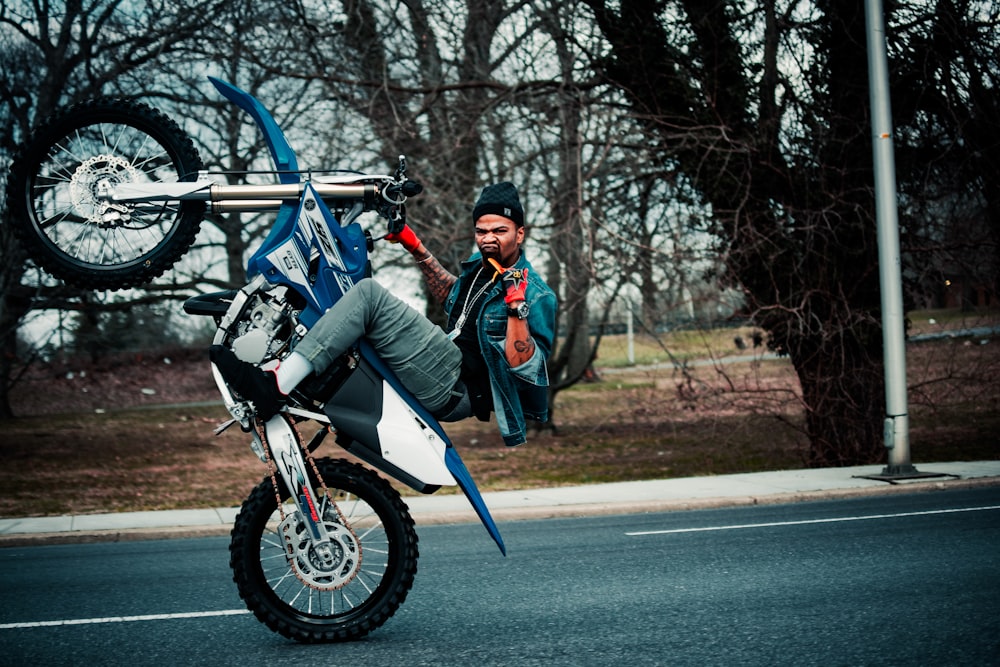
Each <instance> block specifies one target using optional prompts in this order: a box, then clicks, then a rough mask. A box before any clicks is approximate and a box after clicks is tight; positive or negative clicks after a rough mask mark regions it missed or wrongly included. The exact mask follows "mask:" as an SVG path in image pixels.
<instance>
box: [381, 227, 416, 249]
mask: <svg viewBox="0 0 1000 667" xmlns="http://www.w3.org/2000/svg"><path fill="white" fill-rule="evenodd" d="M385 240H386V241H388V242H390V243H399V244H400V245H402V246H403V247H404V248H406V249H407V250H409V251H410V252H413V251H414V250H416V249H417V248H419V247H420V239H418V238H417V235H416V234H414V233H413V230H412V229H410V226H409V225H403V228H402V229H401V230H400V231H399V232H398V233H396V234H386V235H385Z"/></svg>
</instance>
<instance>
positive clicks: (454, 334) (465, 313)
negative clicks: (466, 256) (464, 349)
mask: <svg viewBox="0 0 1000 667" xmlns="http://www.w3.org/2000/svg"><path fill="white" fill-rule="evenodd" d="M484 268H486V267H485V266H480V267H479V270H478V271H476V275H475V277H474V278H473V279H472V282H471V283H470V284H469V291H468V292H466V293H465V303H463V304H462V312H461V313H459V314H458V319H457V320H455V328H454V329H452V330H451V331H449V332H448V338H450V339H451V340H455V339H456V338H458V336H459V334H461V333H462V327H463V326H465V320H467V319H468V318H469V311H471V310H472V309H473V308H474V307H475V305H476V302H477V301H479V297H481V296H482V295H483V294H484V293H485V292H486V290H488V289H489V288H490V285H492V284H493V281H492V280H490V281H488V282H487V283H486V284H485V285H483V286H482V287H481V288H479V291H478V292H476V296H472V286H473V285H475V284H476V281H477V280H479V276H481V275H482V273H483V269H484Z"/></svg>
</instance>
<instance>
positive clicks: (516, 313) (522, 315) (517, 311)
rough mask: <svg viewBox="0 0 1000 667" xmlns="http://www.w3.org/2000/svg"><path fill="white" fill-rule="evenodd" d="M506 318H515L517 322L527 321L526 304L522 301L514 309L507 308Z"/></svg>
mask: <svg viewBox="0 0 1000 667" xmlns="http://www.w3.org/2000/svg"><path fill="white" fill-rule="evenodd" d="M507 317H516V318H517V319H519V320H526V319H528V302H527V301H522V302H521V303H519V304H517V306H515V307H514V308H508V309H507Z"/></svg>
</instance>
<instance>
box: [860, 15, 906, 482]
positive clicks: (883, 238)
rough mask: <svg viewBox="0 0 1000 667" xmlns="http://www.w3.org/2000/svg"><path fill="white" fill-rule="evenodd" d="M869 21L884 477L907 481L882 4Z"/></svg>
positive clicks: (900, 292) (901, 333)
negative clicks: (881, 360) (882, 397)
mask: <svg viewBox="0 0 1000 667" xmlns="http://www.w3.org/2000/svg"><path fill="white" fill-rule="evenodd" d="M865 21H866V26H867V33H868V93H869V97H870V100H871V114H872V153H873V157H874V167H875V214H876V222H877V224H878V255H879V283H880V285H881V295H882V346H883V361H884V365H885V403H886V418H885V422H884V431H883V437H884V440H885V446H886V448H887V449H888V455H889V456H888V466H887V467H886V468H885V470H884V471H883V472H882V474H883V475H886V476H890V475H891V476H906V475H913V474H916V473H917V471H916V468H914V467H913V465H912V464H911V463H910V433H909V414H908V412H907V396H906V338H905V333H904V330H903V317H904V313H903V287H902V284H903V279H902V271H901V269H900V265H901V260H900V250H899V220H898V218H897V215H896V163H895V158H894V155H893V143H892V112H891V107H890V104H889V64H888V58H887V56H886V46H885V22H884V18H883V11H882V0H865Z"/></svg>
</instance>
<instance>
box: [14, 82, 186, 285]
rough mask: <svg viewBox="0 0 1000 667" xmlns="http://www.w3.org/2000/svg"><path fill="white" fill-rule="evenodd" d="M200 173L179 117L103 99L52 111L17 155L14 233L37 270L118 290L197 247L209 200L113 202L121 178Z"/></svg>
mask: <svg viewBox="0 0 1000 667" xmlns="http://www.w3.org/2000/svg"><path fill="white" fill-rule="evenodd" d="M202 169H203V165H202V161H201V158H200V157H199V155H198V151H197V149H196V148H195V145H194V143H193V142H192V141H191V138H190V137H188V136H187V135H186V134H185V133H184V132H183V131H182V130H181V128H180V127H179V126H178V125H177V123H175V122H174V121H173V120H171V119H170V118H168V117H167V116H166V115H164V114H163V113H161V112H159V111H157V110H156V109H153V108H152V107H150V106H148V105H146V104H142V103H139V102H135V101H130V100H121V99H112V98H101V99H98V100H92V101H90V102H84V103H81V104H77V105H74V106H71V107H68V108H65V109H62V110H60V111H57V112H55V113H54V114H53V115H52V116H50V117H49V118H48V119H47V120H45V122H43V123H42V125H40V126H39V127H38V128H37V129H36V130H35V131H34V132H33V133H32V135H31V137H30V138H29V140H28V141H27V142H26V143H25V144H24V146H23V147H22V148H21V150H20V151H19V152H18V154H17V155H16V156H15V158H14V160H13V162H12V164H11V169H10V174H9V176H10V177H9V179H8V186H7V206H8V210H9V214H10V224H11V229H12V231H13V232H14V235H15V236H16V237H17V238H18V240H19V241H20V242H21V245H22V246H23V250H24V251H25V254H26V255H27V256H28V257H29V258H30V259H31V260H33V261H34V262H35V263H36V264H37V265H38V266H40V267H41V268H43V269H45V270H46V271H47V272H48V273H50V274H51V275H53V276H55V277H56V278H59V279H61V280H63V281H65V282H66V283H68V284H70V285H73V286H76V287H81V288H84V289H95V290H119V289H127V288H130V287H136V286H139V285H143V284H145V283H148V282H150V281H152V280H153V279H155V278H157V277H158V276H160V275H162V274H163V272H164V271H166V270H167V269H169V268H170V267H172V266H173V265H174V264H175V263H176V262H177V261H178V260H179V259H180V258H181V257H182V256H183V255H184V254H185V253H186V252H187V250H188V248H190V247H191V244H192V243H194V240H195V237H196V236H197V234H198V229H199V227H200V225H201V221H202V218H203V217H204V212H205V203H204V202H203V201H186V202H176V201H175V202H162V203H157V204H146V205H132V204H118V203H109V202H108V200H107V193H108V192H110V191H112V190H113V187H114V186H115V185H117V184H119V183H123V182H147V181H154V182H174V181H194V180H195V179H196V178H197V175H198V172H199V171H201V170H202Z"/></svg>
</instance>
